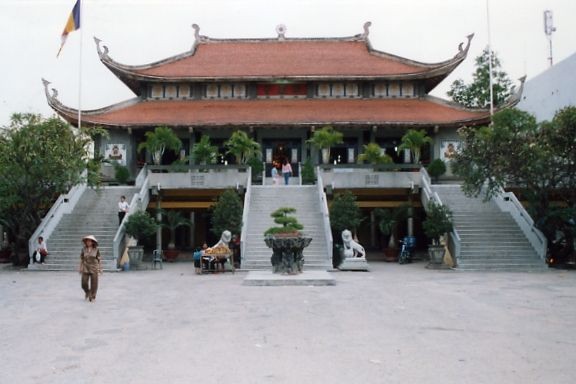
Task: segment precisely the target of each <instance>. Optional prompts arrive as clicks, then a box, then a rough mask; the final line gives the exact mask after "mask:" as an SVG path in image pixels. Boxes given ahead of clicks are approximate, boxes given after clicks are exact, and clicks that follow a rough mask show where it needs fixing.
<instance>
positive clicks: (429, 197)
mask: <svg viewBox="0 0 576 384" xmlns="http://www.w3.org/2000/svg"><path fill="white" fill-rule="evenodd" d="M420 175H421V180H422V191H423V193H422V195H421V200H422V206H423V207H424V208H426V207H427V206H428V202H429V201H433V202H435V203H437V204H440V205H443V203H442V199H441V198H440V196H439V195H438V192H434V191H433V190H432V182H431V179H430V175H429V174H428V171H426V168H424V167H422V168H421V169H420ZM446 245H447V246H448V249H449V250H450V254H451V255H452V256H453V258H454V265H456V264H457V263H458V260H459V259H460V252H461V249H462V239H461V238H460V234H459V233H458V231H457V230H456V228H453V229H452V232H450V233H449V234H448V239H447V241H446Z"/></svg>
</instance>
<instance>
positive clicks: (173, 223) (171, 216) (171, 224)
mask: <svg viewBox="0 0 576 384" xmlns="http://www.w3.org/2000/svg"><path fill="white" fill-rule="evenodd" d="M162 217H164V218H165V222H164V223H162V226H163V227H165V228H168V230H169V231H170V241H169V242H168V249H174V248H176V229H178V228H179V227H191V226H192V225H193V224H192V222H191V221H190V220H189V219H187V218H185V217H184V216H183V215H182V213H180V212H178V211H174V210H167V211H164V214H163V215H162Z"/></svg>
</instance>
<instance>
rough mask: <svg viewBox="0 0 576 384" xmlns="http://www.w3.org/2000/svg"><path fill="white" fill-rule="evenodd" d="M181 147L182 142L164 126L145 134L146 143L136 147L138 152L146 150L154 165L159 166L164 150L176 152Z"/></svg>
mask: <svg viewBox="0 0 576 384" xmlns="http://www.w3.org/2000/svg"><path fill="white" fill-rule="evenodd" d="M181 147H182V141H180V139H179V138H178V136H176V134H175V133H174V131H172V129H170V128H168V127H166V126H161V127H156V129H154V131H152V132H146V141H144V142H142V143H140V144H139V145H138V152H140V151H142V150H143V149H146V150H147V151H148V152H150V154H151V155H152V160H153V162H154V164H155V165H160V162H161V161H162V156H163V155H164V151H166V149H169V150H172V151H174V152H176V151H178V150H179V149H180V148H181Z"/></svg>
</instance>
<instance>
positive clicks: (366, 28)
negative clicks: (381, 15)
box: [360, 21, 372, 40]
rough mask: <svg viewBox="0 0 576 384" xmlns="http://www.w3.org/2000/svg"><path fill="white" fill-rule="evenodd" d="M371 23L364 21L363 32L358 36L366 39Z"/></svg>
mask: <svg viewBox="0 0 576 384" xmlns="http://www.w3.org/2000/svg"><path fill="white" fill-rule="evenodd" d="M371 25H372V22H371V21H367V22H365V23H364V27H363V28H364V33H363V34H362V36H360V38H361V39H362V40H367V39H368V35H369V34H370V26H371Z"/></svg>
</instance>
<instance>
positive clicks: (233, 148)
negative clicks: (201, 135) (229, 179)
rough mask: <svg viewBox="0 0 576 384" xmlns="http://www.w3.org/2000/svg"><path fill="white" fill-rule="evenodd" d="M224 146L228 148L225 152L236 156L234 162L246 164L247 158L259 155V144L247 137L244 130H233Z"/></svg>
mask: <svg viewBox="0 0 576 384" xmlns="http://www.w3.org/2000/svg"><path fill="white" fill-rule="evenodd" d="M224 146H225V147H226V148H227V149H228V151H227V152H226V153H228V154H231V155H233V156H234V157H235V158H236V164H246V162H247V161H248V159H250V158H252V157H257V158H258V157H260V144H258V143H257V142H256V141H254V140H252V139H251V138H250V137H248V135H247V134H246V132H244V131H235V132H234V133H233V134H232V136H230V139H228V141H226V142H225V143H224Z"/></svg>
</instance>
